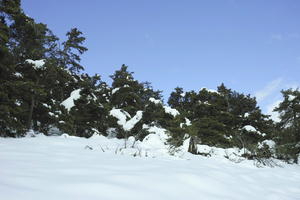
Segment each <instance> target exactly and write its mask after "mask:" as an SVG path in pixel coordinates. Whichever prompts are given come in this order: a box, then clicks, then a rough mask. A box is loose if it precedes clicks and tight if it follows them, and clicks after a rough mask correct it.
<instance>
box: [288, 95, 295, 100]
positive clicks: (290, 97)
mask: <svg viewBox="0 0 300 200" xmlns="http://www.w3.org/2000/svg"><path fill="white" fill-rule="evenodd" d="M295 98H296V96H294V95H289V96H288V100H289V101H293V100H294V99H295Z"/></svg>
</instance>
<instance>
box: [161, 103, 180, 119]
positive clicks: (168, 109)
mask: <svg viewBox="0 0 300 200" xmlns="http://www.w3.org/2000/svg"><path fill="white" fill-rule="evenodd" d="M164 109H165V113H168V114H170V115H173V117H176V116H177V115H179V114H180V113H179V112H178V110H176V109H175V108H171V107H169V106H164Z"/></svg>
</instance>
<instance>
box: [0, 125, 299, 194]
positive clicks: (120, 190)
mask: <svg viewBox="0 0 300 200" xmlns="http://www.w3.org/2000/svg"><path fill="white" fill-rule="evenodd" d="M150 129H151V128H150ZM152 129H153V128H152ZM152 131H153V134H150V135H149V136H148V137H147V138H146V139H145V140H144V141H143V142H141V143H135V148H130V147H129V148H127V149H125V150H124V149H122V147H123V143H124V141H122V140H117V139H107V138H105V137H103V136H93V137H92V138H90V139H85V138H77V137H70V136H67V135H63V136H60V137H59V136H56V137H46V136H38V137H35V138H21V139H5V138H0V199H3V200H20V199H22V200H40V199H43V200H53V199H55V200H60V199H61V200H77V199H78V200H79V199H80V200H82V199H85V200H99V199H103V200H112V199H114V200H116V199H122V200H127V199H128V200H136V199H138V200H148V199H149V200H150V199H151V200H153V199H155V200H168V199H174V200H183V199H208V200H213V199H221V200H225V199H227V200H241V199H243V200H244V199H249V200H254V199H255V200H259V199H262V200H276V199H278V200H295V199H300V167H299V165H284V166H283V167H275V168H268V167H265V168H257V167H255V166H254V165H253V163H252V162H250V161H245V162H242V163H239V164H236V163H233V162H231V161H229V160H227V159H221V158H220V157H211V158H207V157H203V156H194V155H191V154H188V153H186V154H184V155H182V156H181V157H176V156H175V157H174V156H168V154H166V151H167V149H166V148H165V146H164V145H162V143H161V142H163V141H164V140H165V139H166V138H165V135H164V134H163V132H162V130H154V129H153V130H152ZM157 133H158V134H157ZM132 140H133V139H132V138H130V139H129V141H128V143H130V144H133V141H132ZM129 146H131V145H129ZM140 149H143V150H144V155H143V156H140V155H139V152H140ZM145 152H148V153H145Z"/></svg>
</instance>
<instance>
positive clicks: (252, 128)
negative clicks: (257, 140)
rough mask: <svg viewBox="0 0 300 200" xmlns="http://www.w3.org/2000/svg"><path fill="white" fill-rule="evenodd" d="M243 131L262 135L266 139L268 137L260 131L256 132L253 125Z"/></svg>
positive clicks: (245, 127) (247, 126)
mask: <svg viewBox="0 0 300 200" xmlns="http://www.w3.org/2000/svg"><path fill="white" fill-rule="evenodd" d="M242 129H245V130H246V131H248V132H255V133H256V134H258V135H261V136H263V137H265V136H266V135H267V134H266V133H261V132H260V131H258V130H256V128H254V127H253V126H251V125H246V126H244V127H243V128H242Z"/></svg>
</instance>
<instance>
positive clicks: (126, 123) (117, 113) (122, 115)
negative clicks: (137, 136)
mask: <svg viewBox="0 0 300 200" xmlns="http://www.w3.org/2000/svg"><path fill="white" fill-rule="evenodd" d="M109 114H110V115H111V116H113V117H115V118H117V119H118V122H117V123H118V124H119V125H120V126H122V127H123V129H124V130H125V131H130V130H131V129H132V128H133V127H134V126H135V125H136V124H137V123H138V122H139V121H140V120H141V119H142V117H143V111H140V110H139V111H137V112H136V115H135V116H133V117H132V118H131V116H130V114H129V113H127V112H126V111H124V110H122V109H112V110H111V111H110V112H109ZM127 118H129V120H127Z"/></svg>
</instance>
